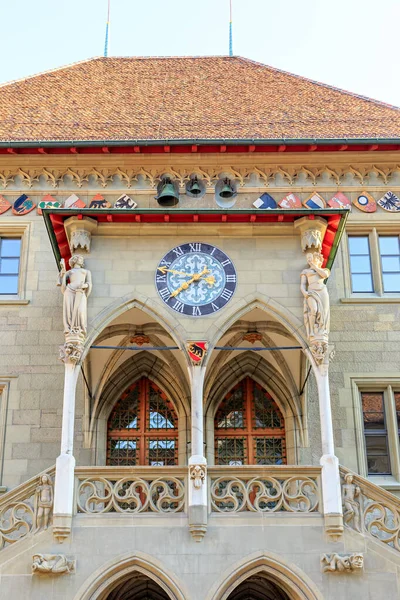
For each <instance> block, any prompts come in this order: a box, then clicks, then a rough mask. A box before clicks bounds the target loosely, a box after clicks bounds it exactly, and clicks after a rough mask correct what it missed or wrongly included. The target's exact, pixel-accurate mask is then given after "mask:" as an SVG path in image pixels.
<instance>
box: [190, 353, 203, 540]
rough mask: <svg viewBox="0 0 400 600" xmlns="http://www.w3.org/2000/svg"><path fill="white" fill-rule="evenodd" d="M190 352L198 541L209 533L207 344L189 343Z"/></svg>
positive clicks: (193, 517)
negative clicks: (205, 398)
mask: <svg viewBox="0 0 400 600" xmlns="http://www.w3.org/2000/svg"><path fill="white" fill-rule="evenodd" d="M187 350H188V354H189V357H190V359H191V362H192V365H191V366H190V367H189V376H190V385H191V397H192V404H191V417H192V426H191V453H190V457H189V529H190V533H191V534H192V536H193V539H194V540H195V541H196V542H200V541H201V540H202V539H203V537H204V535H205V533H206V530H207V513H208V508H207V461H206V458H205V456H204V414H203V388H204V376H205V367H204V366H202V362H203V359H204V357H205V355H206V352H207V344H206V342H189V343H188V344H187Z"/></svg>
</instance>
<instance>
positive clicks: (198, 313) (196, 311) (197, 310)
mask: <svg viewBox="0 0 400 600" xmlns="http://www.w3.org/2000/svg"><path fill="white" fill-rule="evenodd" d="M192 314H193V316H194V317H201V310H200V308H199V307H198V306H193V313H192Z"/></svg>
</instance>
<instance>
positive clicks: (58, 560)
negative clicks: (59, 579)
mask: <svg viewBox="0 0 400 600" xmlns="http://www.w3.org/2000/svg"><path fill="white" fill-rule="evenodd" d="M73 571H75V561H74V560H70V559H68V558H67V557H66V556H65V555H64V554H34V555H33V562H32V573H55V574H61V573H72V572H73Z"/></svg>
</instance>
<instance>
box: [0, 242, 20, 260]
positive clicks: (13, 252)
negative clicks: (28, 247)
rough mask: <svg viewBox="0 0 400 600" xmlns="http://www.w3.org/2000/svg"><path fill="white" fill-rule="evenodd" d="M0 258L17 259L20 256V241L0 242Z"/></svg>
mask: <svg viewBox="0 0 400 600" xmlns="http://www.w3.org/2000/svg"><path fill="white" fill-rule="evenodd" d="M0 250H1V256H7V257H19V256H20V254H21V240H20V239H5V238H2V239H1V240H0Z"/></svg>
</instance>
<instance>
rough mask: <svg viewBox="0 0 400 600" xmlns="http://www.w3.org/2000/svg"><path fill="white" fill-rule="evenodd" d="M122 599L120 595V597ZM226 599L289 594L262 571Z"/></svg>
mask: <svg viewBox="0 0 400 600" xmlns="http://www.w3.org/2000/svg"><path fill="white" fill-rule="evenodd" d="M121 600H122V597H121ZM227 600H290V599H289V596H288V595H287V594H286V592H285V591H283V590H282V589H281V588H280V587H278V586H277V585H276V584H275V583H274V582H273V581H271V580H269V579H268V578H267V577H264V576H263V574H262V573H259V574H257V575H253V576H252V577H249V578H248V579H246V580H245V581H242V583H240V584H239V585H238V586H237V587H236V588H235V589H234V590H233V591H232V592H231V593H230V594H229V596H228V598H227Z"/></svg>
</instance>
